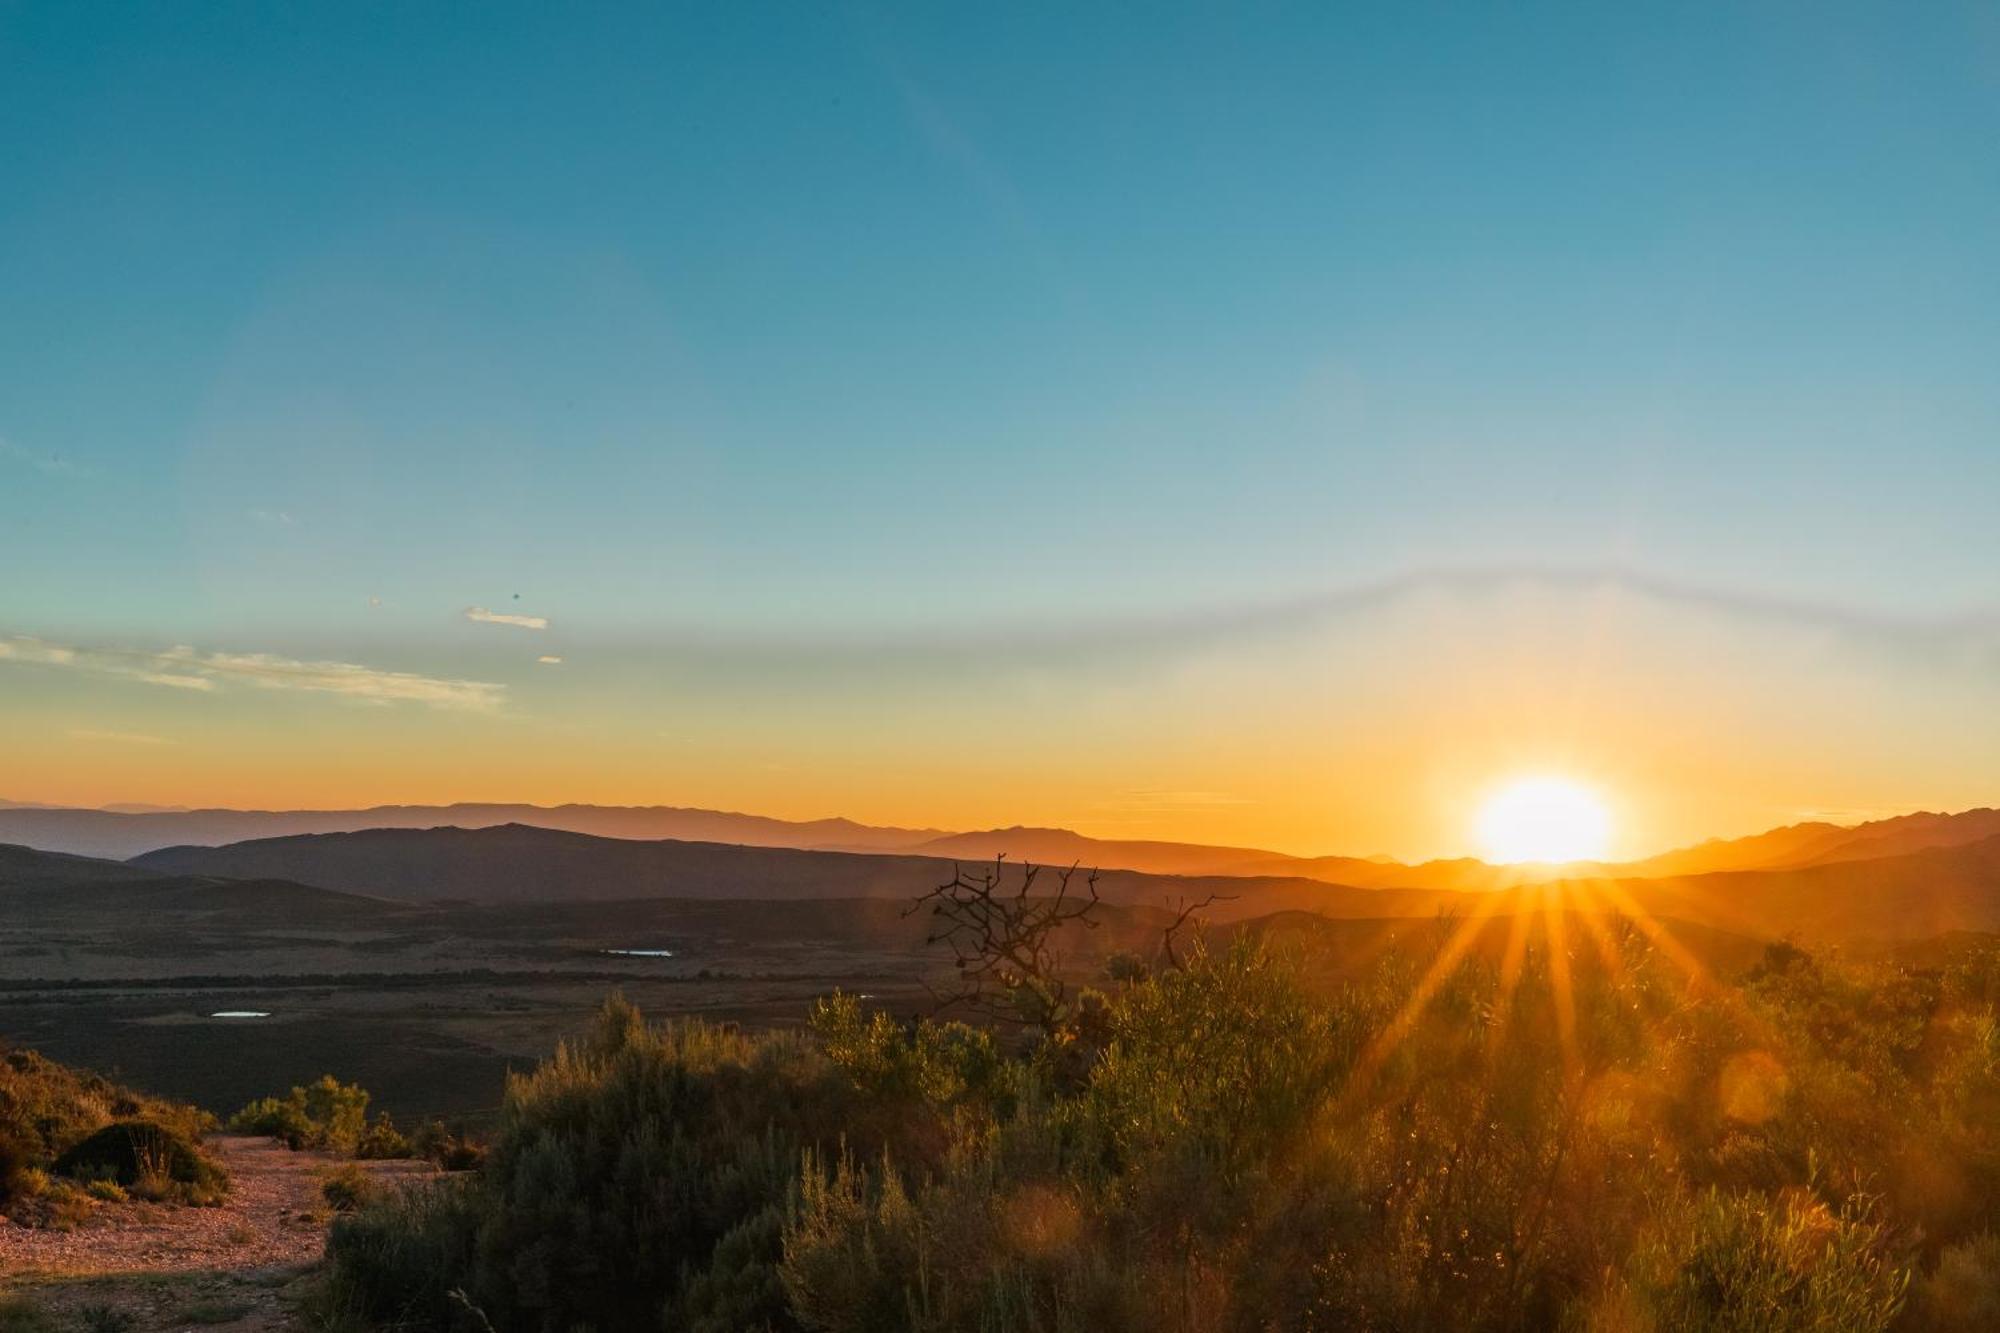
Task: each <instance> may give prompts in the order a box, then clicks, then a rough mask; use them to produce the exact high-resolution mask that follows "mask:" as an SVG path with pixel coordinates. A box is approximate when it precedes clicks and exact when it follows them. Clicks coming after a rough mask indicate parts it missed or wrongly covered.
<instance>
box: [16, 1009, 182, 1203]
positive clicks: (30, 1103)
mask: <svg viewBox="0 0 2000 1333" xmlns="http://www.w3.org/2000/svg"><path fill="white" fill-rule="evenodd" d="M114 1120H137V1121H145V1122H147V1123H150V1124H154V1125H159V1126H161V1127H163V1128H164V1129H166V1130H168V1131H170V1132H171V1133H172V1134H174V1135H176V1136H178V1137H179V1138H181V1139H183V1140H186V1141H188V1142H190V1143H194V1142H198V1141H199V1140H200V1138H201V1136H202V1134H203V1133H205V1132H206V1131H208V1130H209V1129H212V1128H214V1125H215V1120H214V1117H212V1116H210V1115H209V1114H208V1113H207V1112H205V1111H201V1110H198V1109H196V1108H195V1107H192V1106H186V1105H183V1104H180V1103H176V1102H167V1101H162V1100H160V1099H158V1098H154V1097H148V1096H146V1095H144V1094H143V1093H138V1092H134V1091H133V1090H132V1089H130V1088H126V1087H122V1086H120V1085H119V1084H116V1083H113V1082H111V1081H110V1080H109V1079H106V1078H102V1077H100V1076H99V1075H96V1074H92V1073H89V1072H88V1071H85V1070H80V1069H71V1068H70V1067H68V1066H67V1065H63V1064H59V1063H57V1062H56V1061H54V1060H50V1059H48V1058H46V1057H45V1056H42V1055H41V1054H39V1053H37V1052H35V1051H30V1050H20V1049H10V1048H7V1047H6V1046H4V1045H0V1209H14V1208H15V1207H16V1205H17V1204H18V1203H19V1202H20V1201H22V1200H24V1199H35V1198H40V1197H42V1196H43V1195H44V1190H43V1189H42V1188H41V1187H40V1185H39V1183H38V1181H39V1180H40V1173H43V1172H46V1171H47V1170H48V1169H49V1168H50V1167H51V1166H52V1165H53V1163H54V1162H55V1160H56V1158H57V1157H59V1156H60V1155H62V1154H63V1153H64V1152H65V1151H67V1150H68V1149H70V1148H72V1147H73V1146H75V1145H76V1144H77V1143H79V1142H81V1141H82V1140H83V1139H84V1138H86V1137H88V1136H89V1135H91V1134H93V1133H95V1132H96V1131H98V1130H100V1129H102V1128H104V1127H105V1126H106V1125H109V1124H111V1123H112V1122H113V1121H114ZM31 1186H32V1188H31Z"/></svg>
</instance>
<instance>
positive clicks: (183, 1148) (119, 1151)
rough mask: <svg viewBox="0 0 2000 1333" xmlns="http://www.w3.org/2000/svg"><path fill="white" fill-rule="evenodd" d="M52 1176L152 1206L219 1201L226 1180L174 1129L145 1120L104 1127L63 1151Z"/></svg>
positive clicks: (213, 1164)
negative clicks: (105, 1187) (109, 1188)
mask: <svg viewBox="0 0 2000 1333" xmlns="http://www.w3.org/2000/svg"><path fill="white" fill-rule="evenodd" d="M55 1170H56V1172H57V1173H58V1174H60V1175H63V1176H67V1177H69V1178H70V1179H72V1180H77V1181H81V1182H84V1183H85V1184H86V1185H94V1184H99V1183H106V1182H108V1183H109V1184H112V1185H115V1186H117V1187H119V1188H121V1189H122V1190H124V1191H125V1192H127V1193H129V1194H133V1195H136V1196H138V1197H139V1198H142V1199H150V1200H153V1201H155V1202H167V1201H171V1202H175V1203H189V1204H215V1203H220V1202H221V1201H222V1198H223V1196H224V1195H225V1194H227V1193H228V1190H229V1176H228V1173H227V1172H225V1171H224V1170H223V1169H222V1167H221V1166H220V1165H219V1164H218V1163H216V1162H213V1161H211V1160H210V1159H209V1158H208V1157H206V1156H205V1155H203V1153H202V1152H201V1150H200V1148H198V1147H197V1146H196V1145H195V1144H194V1143H193V1142H192V1141H191V1140H190V1139H188V1138H187V1137H186V1136H185V1135H183V1134H181V1133H180V1132H179V1131H178V1130H175V1129H171V1128H169V1127H167V1126H165V1125H157V1124H154V1123H152V1122H151V1121H147V1120H121V1121H116V1122H114V1123H112V1124H109V1125H106V1126H105V1127H104V1128H103V1129H100V1130H98V1131H97V1132H96V1133H94V1134H92V1135H90V1136H89V1137H88V1138H86V1139H84V1140H83V1141H82V1142H80V1143H78V1144H75V1145H74V1146H72V1147H70V1148H68V1149H66V1150H65V1151H64V1152H63V1154H62V1156H60V1157H58V1158H57V1159H56V1162H55Z"/></svg>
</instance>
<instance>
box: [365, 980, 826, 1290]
mask: <svg viewBox="0 0 2000 1333" xmlns="http://www.w3.org/2000/svg"><path fill="white" fill-rule="evenodd" d="M829 1072H830V1071H829V1070H828V1067H827V1066H826V1064H825V1062H824V1061H823V1060H820V1059H819V1058H818V1057H817V1056H816V1055H815V1054H814V1052H813V1051H812V1049H811V1048H810V1046H808V1045H807V1044H806V1043H805V1042H803V1041H801V1040H799V1039H798V1038H795V1037H779V1036H773V1037H765V1038H750V1037H745V1036H741V1035H739V1034H737V1033H734V1032H729V1031H724V1030H722V1029H719V1028H714V1027H709V1026H706V1025H704V1024H700V1023H686V1024H676V1025H672V1026H668V1027H662V1028H655V1027H648V1026H646V1025H645V1024H643V1023H640V1022H638V1021H636V1014H635V1013H634V1011H632V1010H631V1008H630V1006H629V1005H625V1004H624V1003H623V1002H622V1001H619V1000H617V999H615V998H614V999H613V1000H612V1001H610V1002H607V1004H606V1006H605V1008H604V1010H603V1013H602V1014H601V1015H600V1018H599V1021H598V1024H597V1026H596V1028H595V1029H594V1030H593V1032H592V1034H591V1035H590V1036H589V1037H588V1038H587V1039H586V1040H585V1041H583V1042H581V1043H579V1044H576V1045H565V1046H564V1047H562V1048H560V1049H559V1050H558V1051H557V1053H556V1055H555V1057H554V1058H553V1059H551V1060H550V1061H548V1062H547V1063H545V1064H544V1065H543V1066H542V1067H541V1068H540V1069H538V1070H536V1071H535V1072H534V1073H533V1074H530V1075H526V1076H515V1077H513V1078H510V1079H509V1081H508V1087H507V1097H506V1102H505V1105H504V1108H503V1111H502V1123H501V1127H500V1129H499V1131H498V1132H497V1133H496V1135H495V1136H494V1140H493V1143H492V1146H491V1149H490V1151H489V1153H488V1156H487V1160H486V1163H485V1165H484V1167H483V1168H482V1169H481V1170H480V1171H479V1172H478V1173H477V1174H476V1175H471V1176H466V1177H460V1178H457V1179H455V1180H454V1181H453V1182H451V1183H450V1184H449V1185H448V1186H445V1187H442V1188H434V1189H432V1190H429V1191H423V1192H419V1195H418V1197H416V1198H412V1199H405V1198H400V1197H399V1198H395V1199H391V1200H387V1201H384V1202H382V1203H381V1204H379V1205H377V1206H374V1207H366V1208H363V1209H362V1210H360V1211H359V1212H358V1213H356V1214H354V1215H353V1216H352V1217H351V1218H349V1219H344V1220H343V1221H341V1222H340V1223H338V1224H337V1225H336V1226H335V1228H334V1232H333V1236H332V1240H331V1245H330V1253H331V1255H332V1257H333V1267H334V1280H335V1281H336V1282H337V1283H339V1284H340V1285H341V1286H342V1287H343V1289H344V1290H345V1291H347V1292H350V1293H352V1294H353V1295H354V1296H355V1298H357V1299H358V1300H360V1301H361V1302H362V1303H363V1305H364V1309H365V1313H367V1314H368V1315H369V1316H370V1317H374V1318H401V1319H407V1320H414V1321H416V1322H426V1321H427V1322H429V1323H430V1324H433V1325H435V1326H439V1327H453V1326H456V1323H463V1322H464V1321H465V1320H466V1319H467V1317H468V1316H467V1315H466V1312H465V1310H464V1309H463V1307H462V1306H460V1305H458V1304H457V1303H455V1302H453V1301H452V1300H451V1299H450V1293H451V1292H452V1291H453V1290H462V1291H463V1292H464V1294H465V1297H466V1299H467V1300H469V1301H470V1302H471V1303H472V1304H473V1305H475V1306H477V1307H478V1308H479V1309H480V1310H481V1311H483V1312H484V1314H485V1316H486V1317H488V1318H490V1319H492V1320H493V1321H494V1323H495V1324H496V1326H499V1327H503V1328H515V1327H530V1328H556V1329H567V1328H571V1327H574V1326H578V1325H590V1326H593V1327H596V1328H601V1329H611V1328H620V1329H622V1328H639V1327H646V1326H651V1325H653V1324H655V1323H656V1322H657V1320H658V1319H659V1318H660V1312H661V1311H662V1310H663V1309H668V1308H676V1309H678V1308H680V1306H681V1304H682V1303H683V1302H686V1301H693V1302H697V1303H700V1304H702V1305H704V1306H706V1307H708V1308H711V1309H715V1308H727V1309H728V1311H729V1318H730V1319H732V1320H735V1319H740V1320H742V1321H744V1322H743V1323H740V1324H737V1325H735V1326H744V1325H745V1324H747V1326H751V1327H755V1326H758V1325H760V1324H763V1323H767V1322H771V1321H774V1320H780V1321H781V1320H782V1319H783V1318H784V1311H783V1307H782V1302H781V1301H780V1300H778V1299H777V1297H776V1295H775V1293H776V1290H777V1283H776V1280H775V1276H774V1273H773V1272H772V1266H773V1265H775V1263H776V1260H777V1258H778V1255H777V1252H776V1244H777V1238H778V1231H779V1228H778V1225H777V1221H778V1216H779V1214H780V1213H781V1212H782V1210H783V1208H784V1207H785V1205H786V1202H787V1200H788V1198H789V1197H790V1193H791V1190H792V1188H793V1182H794V1180H795V1179H796V1176H797V1172H798V1160H799V1152H800V1148H801V1145H802V1143H804V1142H806V1141H808V1140H809V1138H810V1135H811V1133H812V1130H813V1128H814V1127H815V1126H819V1125H834V1124H837V1123H838V1122H839V1120H840V1116H839V1115H838V1113H837V1112H836V1111H835V1108H834V1106H833V1105H832V1103H831V1101H830V1098H831V1097H833V1096H836V1095H837V1088H836V1086H835V1085H834V1084H833V1083H832V1081H831V1080H830V1079H829V1077H828V1074H829ZM725 1241H726V1242H728V1243H727V1244H725V1243H724V1242H725ZM758 1292H763V1293H766V1294H765V1295H764V1296H763V1297H758V1296H757V1295H756V1293H758ZM746 1293H749V1299H748V1300H747V1302H746V1300H745V1294H746ZM746 1305H747V1308H746Z"/></svg>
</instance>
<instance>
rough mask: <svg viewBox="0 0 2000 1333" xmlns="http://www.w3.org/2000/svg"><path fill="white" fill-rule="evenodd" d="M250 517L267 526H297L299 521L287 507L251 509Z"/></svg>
mask: <svg viewBox="0 0 2000 1333" xmlns="http://www.w3.org/2000/svg"><path fill="white" fill-rule="evenodd" d="M250 518H251V520H252V521H253V522H255V523H258V524H261V525H262V526H264V527H267V528H292V527H297V526H298V522H299V521H298V520H297V519H296V518H293V517H292V511H291V510H289V509H253V510H251V511H250Z"/></svg>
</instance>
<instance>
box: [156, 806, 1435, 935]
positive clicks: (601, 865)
mask: <svg viewBox="0 0 2000 1333" xmlns="http://www.w3.org/2000/svg"><path fill="white" fill-rule="evenodd" d="M131 864H133V865H137V866H143V867H145V868H147V869H149V870H151V871H154V872H156V873H160V874H203V875H218V876H228V877H232V878H277V879H290V880H297V881H299V882H301V883H307V884H318V885H323V886H325V887H327V888H334V889H342V890H346V891H350V892H358V893H368V894H375V895H379V896H381V897H385V898H398V899H403V900H406V901H413V902H434V901H439V900H444V899H470V900H475V901H481V902H495V903H505V902H536V901H552V902H576V901H600V902H601V901H611V900H616V899H621V898H664V897H671V898H727V899H816V898H899V899H909V898H913V897H915V896H917V895H918V894H921V893H923V892H925V891H926V890H928V889H930V888H931V887H933V886H934V885H937V884H940V883H943V882H944V881H946V880H948V879H950V878H951V876H952V874H953V871H954V869H955V868H956V867H957V865H959V864H961V863H958V862H953V861H951V860H946V859H943V858H938V857H925V856H908V855H895V854H868V853H859V852H825V851H806V850H800V849H796V848H777V847H740V846H734V845H730V844H722V843H701V842H680V841H674V840H664V841H654V842H639V841H634V840H630V839H621V838H597V837H591V836H589V835H587V834H579V833H568V832H563V831H560V830H554V829H541V828H531V827H528V826H526V825H519V824H513V825H504V826H501V827H498V828H487V829H458V828H437V829H423V830H417V829H376V830H370V831H367V832H361V833H327V834H307V835H302V836H298V837H289V838H267V839H259V840H255V841H251V842H243V843H235V844H232V845H230V846H226V847H173V848H166V849H163V850H161V851H157V852H149V853H147V854H145V855H143V856H140V857H137V858H135V859H134V860H133V861H132V863H131ZM1008 874H1009V877H1010V882H1011V876H1012V874H1013V872H1012V871H1011V870H1010V871H1009V872H1008ZM1042 882H1043V883H1044V884H1049V883H1051V882H1052V881H1051V880H1050V879H1047V878H1045V879H1044V880H1043V881H1042ZM1079 887H1081V886H1080V885H1079ZM1098 888H1099V892H1100V894H1101V895H1102V897H1103V898H1104V899H1105V901H1107V902H1114V903H1128V904H1141V905H1147V906H1175V905H1178V904H1180V903H1182V902H1185V901H1192V900H1200V899H1203V898H1206V897H1208V896H1209V895H1211V894H1213V895H1216V896H1218V897H1220V898H1224V899H1227V900H1228V901H1227V902H1223V903H1221V904H1219V905H1218V907H1217V909H1216V911H1215V912H1214V915H1216V916H1217V917H1225V916H1227V917H1239V916H1247V915H1257V914H1260V913H1262V912H1269V911H1277V910H1281V909H1287V908H1299V909H1304V910H1308V911H1317V912H1322V913H1325V914H1327V915H1330V916H1339V917H1378V916H1408V915H1430V914H1432V913H1434V912H1437V911H1439V910H1461V909H1464V908H1466V907H1468V906H1469V905H1470V900H1469V899H1467V898H1465V896H1464V895H1457V894H1440V893H1437V892H1433V891H1428V890H1414V891H1412V890H1394V889H1391V890H1371V889H1356V888H1353V887H1350V886H1347V885H1338V884H1327V883H1324V882H1322V881H1319V880H1311V879H1300V878H1284V877H1225V876H1197V875H1186V876H1182V875H1148V874H1141V873H1137V872H1133V871H1128V870H1109V871H1105V872H1103V874H1102V875H1101V876H1100V878H1099V882H1098Z"/></svg>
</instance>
